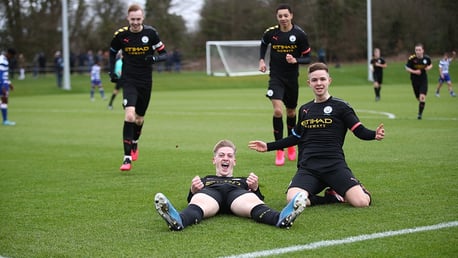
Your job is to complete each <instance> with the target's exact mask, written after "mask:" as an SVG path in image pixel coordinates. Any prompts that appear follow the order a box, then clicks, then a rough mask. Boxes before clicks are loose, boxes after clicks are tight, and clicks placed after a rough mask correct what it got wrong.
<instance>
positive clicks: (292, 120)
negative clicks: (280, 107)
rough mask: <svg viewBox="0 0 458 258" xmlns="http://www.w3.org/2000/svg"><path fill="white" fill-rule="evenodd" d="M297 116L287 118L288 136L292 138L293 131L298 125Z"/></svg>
mask: <svg viewBox="0 0 458 258" xmlns="http://www.w3.org/2000/svg"><path fill="white" fill-rule="evenodd" d="M296 119H297V118H296V116H293V117H289V116H288V117H286V125H287V126H288V136H290V135H291V134H292V133H291V130H292V129H293V128H294V126H295V125H296Z"/></svg>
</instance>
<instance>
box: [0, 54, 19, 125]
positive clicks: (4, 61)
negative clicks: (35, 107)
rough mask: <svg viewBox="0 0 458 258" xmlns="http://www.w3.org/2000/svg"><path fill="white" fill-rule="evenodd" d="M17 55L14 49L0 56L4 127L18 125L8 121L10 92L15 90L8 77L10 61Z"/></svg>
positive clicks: (0, 89)
mask: <svg viewBox="0 0 458 258" xmlns="http://www.w3.org/2000/svg"><path fill="white" fill-rule="evenodd" d="M15 54H16V51H14V50H13V49H8V51H6V52H2V53H1V55H0V97H1V104H0V110H1V112H2V118H3V122H2V124H3V125H15V124H16V123H15V122H13V121H10V120H8V96H9V94H10V90H13V85H12V84H11V81H10V80H9V77H8V70H9V62H8V59H11V58H12V57H13V56H14V55H15Z"/></svg>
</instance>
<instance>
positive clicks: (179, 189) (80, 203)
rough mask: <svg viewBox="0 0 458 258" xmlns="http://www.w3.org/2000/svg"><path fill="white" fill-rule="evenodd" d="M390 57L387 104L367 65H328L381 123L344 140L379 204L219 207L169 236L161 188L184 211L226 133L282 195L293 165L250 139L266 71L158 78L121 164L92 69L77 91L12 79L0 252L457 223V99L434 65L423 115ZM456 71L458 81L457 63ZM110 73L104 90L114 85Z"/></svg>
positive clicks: (346, 95) (114, 126) (301, 238)
mask: <svg viewBox="0 0 458 258" xmlns="http://www.w3.org/2000/svg"><path fill="white" fill-rule="evenodd" d="M389 65H390V66H389V68H388V69H387V70H386V72H385V78H384V79H385V84H384V85H383V90H382V101H380V102H374V96H373V90H372V86H371V84H370V83H368V82H367V80H366V78H367V72H366V70H365V65H361V64H352V65H347V64H344V65H343V66H342V68H339V69H335V68H332V70H331V73H332V76H333V78H334V84H333V85H332V86H331V93H332V94H333V95H334V96H337V97H340V98H343V99H345V100H347V101H349V102H350V104H351V105H352V106H353V108H354V109H355V110H356V111H357V113H358V115H359V116H360V118H361V120H362V121H363V123H364V124H365V125H366V126H367V127H370V128H375V127H376V126H377V125H378V124H379V123H380V122H383V123H384V124H385V128H386V139H385V140H383V141H382V142H375V141H372V142H365V141H361V140H358V139H357V138H356V137H354V136H353V135H352V134H351V133H349V134H348V135H347V141H346V143H345V146H344V148H345V152H346V157H347V161H348V163H349V165H350V167H351V168H352V170H353V171H354V173H355V174H356V176H357V177H358V178H359V179H360V180H361V181H362V182H363V183H364V184H365V185H366V187H367V188H368V189H369V190H370V191H371V192H372V194H373V198H374V200H373V205H372V206H371V207H370V208H367V209H356V208H351V207H349V206H347V205H328V206H321V207H312V208H307V209H306V211H305V212H304V214H303V215H302V216H301V217H299V218H298V220H297V221H296V223H295V224H294V226H293V227H292V228H291V229H290V230H281V229H277V228H275V227H271V226H267V225H263V224H257V223H255V222H253V221H251V220H249V219H244V218H237V217H234V216H227V215H224V216H217V217H215V218H211V219H208V220H204V221H203V222H202V223H201V224H199V225H196V226H192V227H189V228H186V229H185V230H184V231H182V232H170V231H169V230H168V228H167V226H166V224H165V223H164V221H163V220H162V219H161V218H160V217H159V216H158V215H157V213H156V212H155V210H154V207H153V197H154V194H155V193H156V192H163V193H164V194H166V195H167V196H168V197H169V198H170V199H171V200H172V201H173V203H174V205H175V207H177V208H179V209H182V208H184V207H185V206H186V196H187V191H188V189H189V186H190V180H191V179H192V177H194V176H195V175H201V176H204V175H207V174H213V173H214V168H213V167H212V164H211V158H212V153H211V149H212V147H213V145H214V144H215V143H216V141H218V140H220V139H223V138H227V139H231V140H232V141H234V142H235V144H236V145H237V146H238V156H237V167H236V174H237V175H240V176H244V175H247V174H248V173H249V172H251V171H253V172H255V173H256V174H257V175H258V176H260V184H261V187H262V190H263V193H264V195H265V196H266V202H267V203H268V204H269V205H270V206H272V207H273V208H276V209H281V208H282V207H283V206H284V205H285V194H284V191H285V189H286V186H287V184H288V183H289V181H290V179H291V177H292V176H293V175H294V172H295V164H294V162H287V163H286V164H285V166H283V167H276V166H274V165H273V161H274V153H256V152H254V151H250V150H249V149H248V148H247V143H248V141H249V140H253V139H262V140H266V141H269V140H271V139H272V133H271V113H272V110H271V104H270V102H269V101H268V100H267V99H266V98H265V97H264V94H265V89H266V85H267V77H266V76H253V77H237V78H229V77H208V76H206V75H205V74H204V73H200V72H183V73H181V74H166V73H162V74H155V75H154V76H155V78H154V80H155V85H154V90H153V95H152V99H151V104H150V107H149V110H148V113H147V116H146V123H145V126H144V129H143V135H142V137H141V142H140V158H139V160H138V161H136V162H135V163H134V167H133V170H132V171H131V172H129V173H120V172H119V171H118V168H119V165H120V162H121V160H122V142H121V136H122V133H121V130H122V129H121V126H122V120H123V111H122V109H121V107H120V106H121V104H120V103H121V97H120V96H118V98H117V99H116V108H115V110H113V111H109V110H107V109H106V104H107V103H106V102H103V101H101V100H100V98H98V97H99V96H96V97H97V98H96V101H95V102H90V101H89V78H88V76H80V75H73V76H72V90H71V91H61V90H58V89H57V88H56V87H55V82H54V77H53V76H52V75H48V76H47V77H45V78H39V79H29V78H27V79H26V80H24V81H14V85H15V86H16V89H15V91H13V92H12V94H11V97H10V105H9V106H10V114H9V116H10V119H11V120H13V121H16V122H17V125H16V126H15V127H0V132H1V135H2V138H1V140H0V144H1V146H2V154H1V166H0V193H1V195H0V255H1V256H6V257H217V256H227V255H234V254H241V253H246V252H254V251H261V250H268V249H274V248H282V247H289V246H292V245H306V244H309V243H313V242H318V241H322V240H336V239H343V238H347V237H351V236H358V235H361V234H372V233H376V232H385V231H390V230H400V229H405V228H413V227H421V226H427V225H434V224H438V223H443V222H450V221H457V220H458V213H457V211H458V209H457V204H458V191H457V172H458V165H457V158H456V157H457V155H458V147H457V146H458V145H457V143H458V134H457V132H458V130H457V129H458V99H457V98H451V97H450V96H448V95H447V94H446V88H443V89H442V96H441V98H436V97H434V94H433V89H434V88H435V85H436V78H437V72H435V71H431V72H430V91H429V92H430V94H429V96H428V98H427V105H426V109H425V113H424V119H423V120H421V121H418V120H417V119H416V113H417V106H418V104H417V102H416V100H415V98H414V97H413V92H412V89H411V86H410V82H409V79H408V74H407V73H406V72H405V71H404V70H403V67H402V66H403V64H401V63H390V64H389ZM451 68H452V69H453V70H452V74H451V76H452V79H456V80H458V72H457V68H458V66H457V65H455V64H452V66H451ZM435 70H436V69H435ZM304 76H305V70H303V71H302V75H301V87H302V88H301V92H300V103H305V102H306V101H308V100H310V99H312V95H311V92H310V90H309V89H307V88H306V87H305V81H304ZM104 79H105V80H104V82H105V87H106V90H107V94H108V96H109V94H110V93H111V90H112V86H113V85H112V84H111V83H109V82H108V78H107V77H106V78H104ZM455 88H456V89H457V90H458V85H456V87H455ZM369 111H377V112H389V113H393V114H395V115H396V118H395V119H388V118H387V117H386V116H385V115H383V114H378V113H371V112H369ZM457 235H458V229H457V228H456V227H453V228H447V229H440V230H434V231H427V232H420V233H413V234H408V235H400V236H396V237H388V238H381V239H374V240H368V241H364V242H357V243H352V244H345V245H336V246H331V247H323V248H319V249H315V250H306V251H299V252H293V253H289V254H284V255H281V256H279V257H304V256H307V257H454V256H456V253H457V251H458V247H457V244H458V237H457Z"/></svg>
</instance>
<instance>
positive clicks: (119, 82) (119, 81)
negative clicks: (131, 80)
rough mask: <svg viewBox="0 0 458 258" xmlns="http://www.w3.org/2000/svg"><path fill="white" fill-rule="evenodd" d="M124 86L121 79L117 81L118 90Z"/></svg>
mask: <svg viewBox="0 0 458 258" xmlns="http://www.w3.org/2000/svg"><path fill="white" fill-rule="evenodd" d="M121 88H122V81H121V79H119V80H118V81H117V82H116V83H115V89H116V90H120V89H121Z"/></svg>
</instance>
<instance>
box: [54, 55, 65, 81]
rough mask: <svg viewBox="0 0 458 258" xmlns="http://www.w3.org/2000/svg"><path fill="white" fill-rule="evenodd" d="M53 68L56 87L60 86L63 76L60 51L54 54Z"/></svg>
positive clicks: (62, 61) (62, 62)
mask: <svg viewBox="0 0 458 258" xmlns="http://www.w3.org/2000/svg"><path fill="white" fill-rule="evenodd" d="M54 69H55V72H56V79H57V87H58V88H62V80H63V77H64V59H63V58H62V54H61V52H60V51H56V53H55V54H54Z"/></svg>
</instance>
